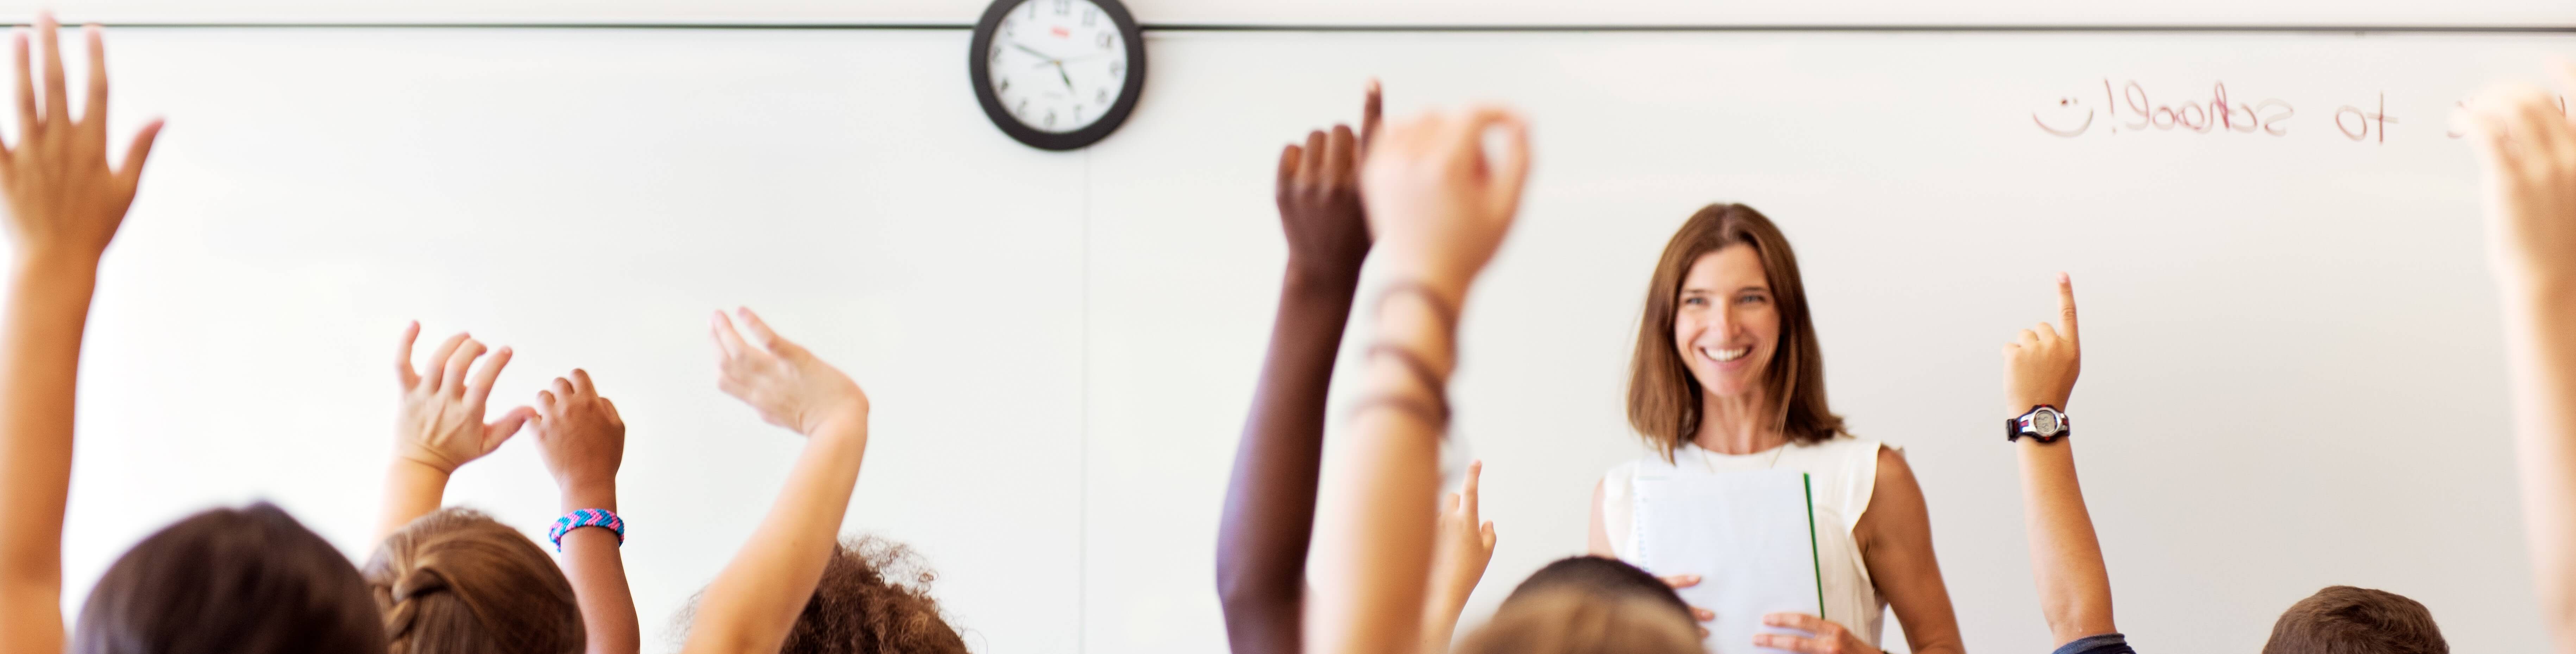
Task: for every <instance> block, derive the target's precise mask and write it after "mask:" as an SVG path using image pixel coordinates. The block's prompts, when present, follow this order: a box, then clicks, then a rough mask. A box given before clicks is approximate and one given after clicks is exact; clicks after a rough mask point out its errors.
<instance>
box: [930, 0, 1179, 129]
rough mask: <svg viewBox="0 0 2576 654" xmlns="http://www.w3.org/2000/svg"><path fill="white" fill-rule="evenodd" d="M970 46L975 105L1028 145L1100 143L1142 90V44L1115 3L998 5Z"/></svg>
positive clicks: (1026, 0)
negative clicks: (971, 48) (981, 106)
mask: <svg viewBox="0 0 2576 654" xmlns="http://www.w3.org/2000/svg"><path fill="white" fill-rule="evenodd" d="M973 48H974V49H973V51H972V52H971V53H969V55H968V57H967V72H968V74H969V75H970V76H971V77H972V78H973V79H974V85H975V100H976V101H977V102H978V103H980V104H982V105H983V106H984V115H985V116H986V117H988V118H991V119H993V125H994V126H995V127H1000V128H1002V133H1004V134H1009V135H1011V138H1014V139H1018V140H1019V142H1021V143H1026V144H1028V145H1029V146H1030V147H1035V148H1042V149H1047V150H1072V149H1076V148H1081V147H1083V146H1087V145H1091V144H1092V143H1096V142H1099V141H1100V139H1101V138H1103V137H1106V136H1109V133H1110V132H1111V131H1115V130H1117V129H1118V125H1119V124H1120V123H1124V122H1126V121H1127V113H1128V112H1129V111H1132V110H1134V109H1135V108H1136V96H1137V95H1138V94H1140V93H1143V92H1144V90H1145V41H1144V39H1143V38H1142V33H1141V32H1139V31H1138V30H1137V29H1136V18H1135V17H1134V16H1132V15H1129V14H1128V13H1127V7H1126V6H1124V5H1120V4H1118V0H995V2H994V3H993V6H992V7H989V8H987V9H985V10H984V18H983V19H981V20H978V21H976V22H975V38H974V44H973Z"/></svg>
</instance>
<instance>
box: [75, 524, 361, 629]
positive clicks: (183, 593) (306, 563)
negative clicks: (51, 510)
mask: <svg viewBox="0 0 2576 654" xmlns="http://www.w3.org/2000/svg"><path fill="white" fill-rule="evenodd" d="M71 651H74V652H80V653H82V654H216V653H219V652H221V653H237V654H287V653H290V652H316V653H320V654H380V653H381V652H384V651H385V631H384V627H383V626H382V625H381V623H379V622H377V618H376V611H375V607H374V606H372V605H371V604H369V603H368V601H367V585H366V582H364V581H361V580H360V579H359V578H358V568H357V567H356V566H352V565H349V559H348V557H346V556H342V555H341V554H340V550H338V549H334V548H333V547H331V543H330V541H326V540H323V539H322V537H321V536H320V535H317V534H314V533H313V532H312V530H309V529H305V528H304V525H303V524H302V523H299V522H296V521H295V518H294V517H293V516H289V515H287V514H286V511H284V510H281V509H279V508H277V507H276V506H275V505H271V504H269V503H267V502H260V503H257V504H252V505H250V506H247V507H243V508H239V509H231V508H223V509H212V510H208V511H206V512H203V513H199V514H196V515H194V516H189V517H188V518H187V519H185V520H180V521H178V522H175V523H171V524H170V526H168V527H164V528H162V529H161V531H159V532H155V533H153V534H152V536H151V537H148V538H145V539H143V542H140V543H136V544H135V545H134V549H130V550H126V551H125V555H124V556H121V557H117V559H116V563H115V564H114V565H111V566H108V568H107V574H105V575H103V576H100V577H99V579H98V585H97V586H94V587H92V588H91V589H90V593H89V599H88V600H87V601H86V602H84V603H83V604H82V605H81V612H80V622H79V624H78V626H77V627H75V629H74V631H73V637H72V647H71Z"/></svg>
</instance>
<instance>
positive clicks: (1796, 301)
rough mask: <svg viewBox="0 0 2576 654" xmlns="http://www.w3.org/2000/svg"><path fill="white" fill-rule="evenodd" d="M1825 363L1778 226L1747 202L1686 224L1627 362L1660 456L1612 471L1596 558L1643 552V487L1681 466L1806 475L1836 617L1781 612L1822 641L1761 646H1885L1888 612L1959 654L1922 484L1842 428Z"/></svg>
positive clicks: (1637, 407) (1637, 422)
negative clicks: (1644, 479) (1635, 520)
mask: <svg viewBox="0 0 2576 654" xmlns="http://www.w3.org/2000/svg"><path fill="white" fill-rule="evenodd" d="M1824 366H1825V364H1824V354H1823V347H1822V346H1821V345H1819V344H1818V342H1817V339H1816V329H1815V323H1814V321H1813V319H1812V318H1810V316H1809V314H1808V310H1807V293H1806V289H1805V285H1804V284H1803V283H1802V282H1801V281H1800V280H1799V275H1798V257H1797V254H1796V253H1795V252H1793V251H1791V250H1790V248H1789V240H1788V238H1787V237H1786V236H1783V235H1782V234H1781V233H1780V228H1779V227H1778V226H1777V225H1774V224H1772V223H1771V219H1770V218H1768V217H1765V216H1763V215H1762V213H1761V212H1759V211H1754V210H1753V208H1752V207H1747V206H1744V205H1740V204H1717V205H1710V206H1708V207H1705V208H1702V209H1700V210H1699V212H1698V213H1696V214H1693V215H1692V216H1691V218H1690V220H1689V221H1688V222H1685V223H1683V224H1682V228H1681V230H1680V231H1679V232H1677V233H1675V234H1673V238H1672V240H1671V241H1670V242H1668V243H1666V244H1665V246H1664V254H1663V258H1662V260H1661V261H1659V262H1658V263H1657V264H1656V266H1655V275H1654V280H1653V281H1652V282H1651V283H1650V286H1649V287H1648V288H1647V291H1646V310H1645V318H1644V319H1643V320H1641V321H1640V322H1639V326H1638V334H1637V350H1636V355H1635V358H1634V359H1633V360H1632V361H1631V363H1630V373H1631V374H1630V378H1629V382H1628V422H1629V425H1630V426H1632V427H1634V428H1636V430H1637V432H1638V434H1640V435H1641V436H1643V437H1644V438H1645V440H1646V443H1647V445H1648V446H1650V447H1651V448H1653V449H1654V451H1655V454H1654V455H1653V456H1648V457H1642V458H1639V459H1638V460H1635V461H1630V462H1628V463H1623V464H1620V465H1619V466H1617V467H1614V468H1611V469H1610V472H1609V473H1608V474H1605V475H1603V477H1602V479H1601V483H1600V485H1599V486H1597V487H1595V488H1594V489H1593V497H1592V536H1591V550H1592V553H1593V554H1598V555H1602V556H1614V557H1619V558H1623V559H1625V558H1631V557H1633V556H1634V555H1635V553H1636V551H1637V546H1636V544H1635V543H1634V542H1633V541H1634V538H1633V532H1632V530H1631V526H1632V522H1631V516H1632V515H1634V508H1635V504H1634V503H1635V501H1636V493H1635V489H1636V481H1637V479H1638V478H1639V477H1640V476H1649V477H1651V476H1655V475H1657V474H1659V473H1663V472H1670V471H1674V470H1677V469H1683V468H1692V469H1704V470H1709V471H1734V470H1762V469H1783V470H1796V471H1799V472H1804V473H1806V474H1807V475H1808V477H1809V478H1810V479H1811V480H1812V485H1811V488H1812V492H1811V493H1810V495H1809V496H1810V501H1811V503H1812V507H1811V508H1812V510H1813V511H1814V513H1813V515H1814V517H1815V521H1816V524H1817V525H1818V527H1817V530H1816V537H1817V542H1816V546H1817V547H1816V558H1817V562H1816V563H1817V567H1818V570H1817V576H1818V582H1819V583H1820V585H1821V586H1822V588H1821V590H1822V595H1823V597H1822V598H1820V599H1821V604H1822V608H1823V609H1824V612H1825V615H1826V616H1828V617H1829V618H1830V619H1831V621H1830V622H1828V621H1826V620H1824V619H1818V618H1815V617H1800V616H1790V615H1785V614H1784V615H1778V616H1775V620H1776V621H1775V620H1766V622H1767V623H1769V624H1774V625H1779V626H1793V625H1794V626H1797V627H1798V629H1800V630H1802V631H1805V632H1808V633H1810V634H1812V635H1813V637H1812V638H1800V639H1790V638H1788V637H1785V636H1771V635H1763V636H1756V640H1757V643H1759V644H1762V645H1765V646H1770V647H1777V648H1781V649H1792V650H1796V651H1844V652H1871V651H1877V648H1878V643H1879V631H1880V629H1879V627H1880V616H1881V615H1883V614H1884V613H1885V612H1886V609H1887V608H1888V607H1890V606H1893V607H1895V609H1896V617H1897V619H1898V620H1899V621H1900V622H1902V623H1903V624H1904V626H1905V633H1906V636H1907V642H1908V643H1909V644H1910V645H1912V647H1913V651H1915V652H1923V653H1930V652H1959V651H1961V647H1960V644H1959V627H1958V621H1957V619H1956V617H1955V616H1954V615H1953V614H1952V612H1951V607H1950V596H1949V591H1948V590H1947V588H1946V587H1945V586H1944V585H1943V584H1942V582H1941V569H1940V564H1939V563H1938V561H1936V560H1935V559H1934V557H1933V554H1932V540H1931V528H1930V526H1929V521H1930V519H1929V517H1928V516H1927V515H1926V511H1925V509H1924V505H1923V492H1922V489H1921V488H1920V487H1918V486H1917V485H1916V484H1915V482H1914V475H1913V472H1912V470H1910V469H1909V468H1907V467H1906V465H1905V459H1904V458H1903V457H1901V456H1899V455H1898V454H1897V453H1896V451H1895V450H1893V449H1890V448H1887V447H1885V446H1883V445H1881V444H1880V443H1879V442H1877V441H1870V440H1862V439H1859V438H1855V437H1853V436H1852V435H1851V434H1849V433H1847V432H1845V431H1844V430H1843V421H1842V418H1841V417H1840V416H1837V415H1834V412H1833V409H1832V408H1831V407H1830V406H1829V405H1827V403H1826V402H1825V383H1824V382H1825V373H1824ZM1667 581H1668V582H1672V581H1673V580H1672V579H1668V580H1667ZM1695 583H1697V579H1696V578H1692V579H1689V580H1686V581H1680V582H1676V586H1677V587H1678V586H1688V585H1691V584H1695ZM1695 612H1697V613H1701V615H1702V616H1703V617H1705V616H1706V615H1707V614H1706V613H1705V612H1704V611H1695ZM1765 639H1780V640H1765ZM1786 640H1804V641H1811V642H1801V643H1791V642H1783V641H1786ZM1746 644H1754V643H1746ZM1730 645H1732V644H1730ZM1810 647H1825V648H1837V647H1838V648H1839V649H1822V650H1819V649H1810Z"/></svg>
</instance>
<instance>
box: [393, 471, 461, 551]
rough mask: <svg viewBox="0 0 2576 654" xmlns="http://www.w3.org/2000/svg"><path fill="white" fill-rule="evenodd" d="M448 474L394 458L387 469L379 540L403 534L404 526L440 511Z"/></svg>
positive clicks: (445, 495)
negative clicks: (398, 532)
mask: <svg viewBox="0 0 2576 654" xmlns="http://www.w3.org/2000/svg"><path fill="white" fill-rule="evenodd" d="M447 477H448V474H447V471H444V470H439V469H437V468H432V467H429V465H428V464H424V463H420V462H417V461H412V460H410V459H405V458H401V457H395V458H394V461H393V463H390V464H387V465H386V466H385V506H384V511H383V514H382V515H381V516H380V517H379V518H378V520H377V523H376V540H377V541H378V542H382V541H384V539H385V537H386V536H392V535H394V532H397V531H402V528H403V526H404V525H409V524H411V521H413V520H418V519H420V517H421V516H425V515H429V514H430V513H431V512H434V511H437V510H438V506H439V504H440V503H442V502H445V501H446V498H447Z"/></svg>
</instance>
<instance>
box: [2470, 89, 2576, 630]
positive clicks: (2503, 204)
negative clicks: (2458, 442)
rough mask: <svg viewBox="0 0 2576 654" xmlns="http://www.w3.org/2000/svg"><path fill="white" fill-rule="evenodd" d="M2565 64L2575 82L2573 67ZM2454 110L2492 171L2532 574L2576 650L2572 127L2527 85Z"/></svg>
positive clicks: (2492, 227) (2495, 241)
mask: <svg viewBox="0 0 2576 654" xmlns="http://www.w3.org/2000/svg"><path fill="white" fill-rule="evenodd" d="M2558 72H2559V79H2560V80H2561V82H2562V84H2563V85H2564V86H2566V87H2568V89H2569V90H2570V91H2571V92H2576V70H2570V69H2569V68H2568V67H2567V66H2566V65H2563V64H2562V65H2561V66H2559V71H2558ZM2458 118H2460V119H2462V122H2466V123H2468V126H2469V127H2470V128H2471V129H2470V131H2471V132H2472V135H2471V136H2470V142H2471V143H2473V144H2475V145H2476V146H2478V149H2479V151H2480V153H2481V155H2482V156H2481V157H2480V159H2481V160H2482V162H2483V163H2484V168H2485V171H2486V175H2485V180H2486V183H2485V195H2486V215H2487V218H2486V222H2487V233H2488V235H2489V242H2490V248H2489V255H2490V258H2491V263H2492V265H2493V266H2494V269H2495V276H2496V285H2497V286H2498V290H2499V291H2501V292H2500V293H2499V294H2498V296H2499V298H2498V299H2499V300H2501V304H2502V305H2503V309H2504V328H2505V372H2506V375H2507V380H2508V382H2509V384H2508V386H2507V387H2508V389H2509V390H2510V391H2511V393H2512V396H2513V405H2514V414H2513V415H2514V442H2515V444H2516V449H2517V450H2518V453H2519V455H2520V456H2517V457H2515V459H2516V460H2517V461H2519V462H2520V464H2521V467H2522V515H2523V523H2524V533H2525V534H2526V535H2525V538H2528V539H2529V540H2530V542H2529V547H2530V550H2531V557H2532V572H2533V575H2532V579H2534V580H2536V583H2538V584H2539V596H2540V609H2541V613H2540V615H2541V619H2542V620H2543V621H2544V622H2545V623H2546V624H2548V625H2549V628H2550V631H2551V632H2552V633H2553V634H2555V635H2556V638H2557V643H2558V651H2559V652H2561V653H2562V654H2576V129H2571V128H2570V126H2569V124H2568V117H2567V115H2566V114H2565V113H2564V111H2563V110H2562V109H2560V108H2559V105H2558V103H2557V101H2556V99H2555V98H2553V97H2551V94H2550V93H2549V92H2548V91H2545V90H2542V89H2539V88H2535V87H2527V86H2526V87H2517V88H2508V89H2499V90H2493V91H2489V92H2487V93H2485V94H2482V95H2481V96H2480V97H2479V98H2478V99H2476V100H2474V101H2472V102H2470V103H2469V104H2468V107H2467V109H2466V110H2465V111H2464V112H2462V114H2461V115H2459V116H2458Z"/></svg>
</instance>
